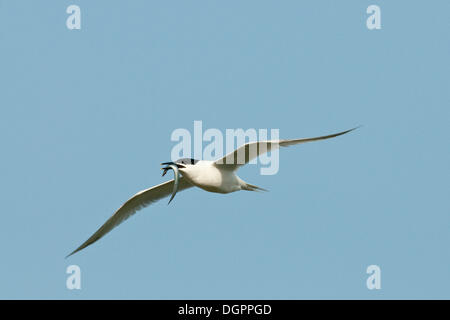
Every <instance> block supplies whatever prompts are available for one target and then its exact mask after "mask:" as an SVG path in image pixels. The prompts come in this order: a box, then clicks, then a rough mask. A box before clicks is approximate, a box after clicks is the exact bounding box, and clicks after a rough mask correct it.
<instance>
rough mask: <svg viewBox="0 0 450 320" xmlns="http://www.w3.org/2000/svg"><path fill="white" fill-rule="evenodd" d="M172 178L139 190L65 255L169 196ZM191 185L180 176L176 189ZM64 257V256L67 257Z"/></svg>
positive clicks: (84, 246)
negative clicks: (87, 237) (79, 244)
mask: <svg viewBox="0 0 450 320" xmlns="http://www.w3.org/2000/svg"><path fill="white" fill-rule="evenodd" d="M173 183H174V180H173V179H172V180H170V181H167V182H164V183H161V184H159V185H157V186H154V187H151V188H148V189H145V190H142V191H139V192H138V193H136V194H135V195H134V196H133V197H131V198H130V199H128V200H127V202H125V203H124V204H123V205H122V206H121V207H120V208H119V209H118V210H117V211H116V212H115V213H114V214H113V215H112V216H111V218H109V219H108V220H107V221H106V222H105V223H104V224H103V225H102V226H101V227H100V228H99V229H98V230H97V231H96V232H95V233H94V234H93V235H92V236H91V237H90V238H89V239H87V240H86V241H85V242H84V243H83V244H82V245H81V246H79V247H78V248H77V249H76V250H75V251H73V252H72V253H71V254H69V255H68V256H67V257H69V256H71V255H73V254H74V253H76V252H78V251H80V250H82V249H84V248H86V247H87V246H89V245H91V244H93V243H94V242H95V241H97V240H98V239H100V238H101V237H103V236H104V235H105V234H107V233H108V232H110V231H111V230H112V229H114V228H115V227H117V226H118V225H119V224H121V223H122V222H123V221H125V220H126V219H128V218H129V217H131V216H132V215H133V214H134V213H136V211H138V210H140V209H142V208H144V207H146V206H148V205H150V204H152V203H153V202H156V201H158V200H160V199H162V198H164V197H167V196H169V195H170V194H171V193H172V191H173ZM190 187H192V185H191V184H190V183H189V182H187V181H186V179H183V178H182V177H181V178H180V182H179V185H178V191H182V190H185V189H188V188H190ZM67 257H66V258H67Z"/></svg>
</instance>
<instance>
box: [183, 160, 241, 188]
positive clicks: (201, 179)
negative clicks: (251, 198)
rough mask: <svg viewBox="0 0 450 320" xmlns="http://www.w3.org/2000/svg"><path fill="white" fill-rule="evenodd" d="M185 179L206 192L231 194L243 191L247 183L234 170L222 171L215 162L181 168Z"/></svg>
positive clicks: (199, 162)
mask: <svg viewBox="0 0 450 320" xmlns="http://www.w3.org/2000/svg"><path fill="white" fill-rule="evenodd" d="M179 170H180V172H181V174H182V175H183V178H184V179H186V180H187V181H188V182H189V183H190V184H192V185H194V186H196V187H199V188H200V189H203V190H205V191H209V192H215V193H230V192H235V191H239V190H242V187H243V186H245V182H244V181H243V180H242V179H240V178H239V177H238V176H237V175H236V174H235V172H234V171H232V170H221V169H220V167H219V166H216V165H215V161H206V160H202V161H198V162H197V163H196V164H195V165H191V166H186V167H185V168H179Z"/></svg>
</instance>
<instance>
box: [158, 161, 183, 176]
mask: <svg viewBox="0 0 450 320" xmlns="http://www.w3.org/2000/svg"><path fill="white" fill-rule="evenodd" d="M161 165H162V166H166V167H164V168H161V170H164V171H163V173H162V176H163V177H164V176H165V175H166V173H167V170H170V169H172V167H171V166H176V167H177V168H178V169H184V168H186V167H185V166H183V165H182V164H179V163H175V162H163V163H161Z"/></svg>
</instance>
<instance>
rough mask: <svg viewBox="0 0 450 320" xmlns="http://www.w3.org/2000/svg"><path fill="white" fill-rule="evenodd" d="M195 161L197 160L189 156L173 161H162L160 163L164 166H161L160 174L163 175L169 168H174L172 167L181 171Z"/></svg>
mask: <svg viewBox="0 0 450 320" xmlns="http://www.w3.org/2000/svg"><path fill="white" fill-rule="evenodd" d="M197 162H198V160H195V159H191V158H182V159H178V160H177V161H175V162H163V163H161V165H165V167H163V168H161V170H163V173H162V175H163V177H164V176H165V175H166V173H167V171H168V170H170V169H172V170H175V169H174V168H177V169H179V170H180V171H181V172H182V171H183V169H186V168H187V167H189V166H193V165H195V164H196V163H197Z"/></svg>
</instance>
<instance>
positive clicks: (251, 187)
mask: <svg viewBox="0 0 450 320" xmlns="http://www.w3.org/2000/svg"><path fill="white" fill-rule="evenodd" d="M241 188H242V190H247V191H269V190H266V189H263V188H261V187H258V186H255V185H253V184H250V183H247V182H245V183H244V184H243V185H242V186H241Z"/></svg>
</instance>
